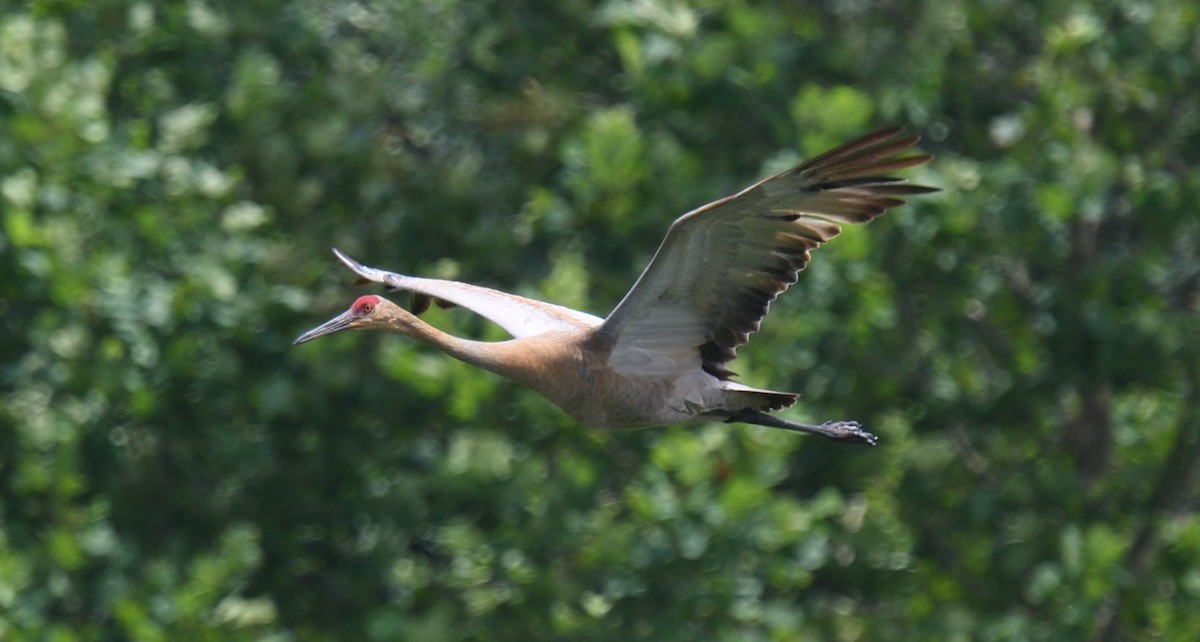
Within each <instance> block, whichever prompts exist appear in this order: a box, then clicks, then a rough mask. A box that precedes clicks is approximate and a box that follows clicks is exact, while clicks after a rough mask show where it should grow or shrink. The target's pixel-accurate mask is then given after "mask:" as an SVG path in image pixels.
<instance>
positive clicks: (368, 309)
mask: <svg viewBox="0 0 1200 642" xmlns="http://www.w3.org/2000/svg"><path fill="white" fill-rule="evenodd" d="M398 307H399V306H397V305H395V304H394V303H392V302H391V301H388V300H387V299H384V298H382V297H378V296H375V295H374V294H368V295H367V296H360V297H358V299H356V300H355V301H354V304H353V305H351V306H350V309H349V310H346V311H345V312H343V313H341V314H339V315H337V316H336V317H334V318H332V319H330V320H328V321H326V322H325V323H322V324H321V325H319V326H317V327H315V328H313V329H312V330H309V331H308V332H305V333H304V334H302V335H300V336H299V337H297V338H296V340H295V341H293V342H292V345H299V344H301V343H304V342H306V341H312V340H313V339H316V338H317V337H323V336H325V335H327V334H333V333H334V332H339V331H341V330H361V329H364V328H375V327H380V326H382V325H385V324H386V323H387V317H389V316H391V315H389V314H388V312H389V311H390V309H391V308H398Z"/></svg>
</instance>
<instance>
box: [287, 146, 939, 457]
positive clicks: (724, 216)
mask: <svg viewBox="0 0 1200 642" xmlns="http://www.w3.org/2000/svg"><path fill="white" fill-rule="evenodd" d="M917 140H918V137H916V136H902V135H901V129H900V128H892V129H886V130H882V131H879V132H876V133H873V134H869V135H867V136H863V137H862V138H858V139H856V140H854V141H851V142H849V143H847V144H845V145H842V146H840V147H837V148H835V149H833V150H830V151H828V152H826V153H824V154H821V155H820V156H817V157H815V158H813V159H811V160H808V161H807V162H805V163H803V164H801V165H798V166H796V167H794V168H792V169H789V170H787V171H785V172H782V173H780V174H776V175H775V176H772V177H770V178H767V179H765V180H762V181H760V182H758V183H755V184H754V185H751V186H750V187H747V188H746V189H744V190H742V191H740V192H738V193H737V194H734V195H732V196H728V197H725V198H722V199H720V200H718V201H714V202H712V203H709V204H708V205H705V206H703V207H700V208H698V209H695V210H693V211H691V212H688V213H687V214H684V215H683V216H681V217H679V218H678V219H677V220H676V221H675V222H674V223H673V224H672V225H671V228H670V229H669V230H668V231H667V235H666V237H665V238H664V239H663V241H662V244H661V245H660V246H659V248H658V251H657V252H656V253H655V254H654V257H653V258H652V259H651V260H650V264H649V265H648V266H647V267H646V269H645V271H644V272H642V275H641V276H640V277H638V280H637V282H636V283H634V284H633V287H632V288H631V289H630V290H629V292H628V293H627V294H626V295H625V298H624V299H622V300H621V302H620V303H618V304H617V307H616V308H615V309H613V311H612V312H611V313H610V314H609V315H608V317H606V318H603V319H601V318H600V317H596V316H593V315H591V314H587V313H585V312H579V311H576V310H572V309H570V308H565V307H562V306H558V305H554V304H551V303H544V302H542V301H537V300H534V299H527V298H524V297H520V296H516V295H513V294H508V293H506V292H501V291H498V290H492V289H489V288H484V287H479V286H476V285H469V284H466V283H460V282H457V281H444V280H438V279H426V278H419V277H413V276H405V275H403V274H396V273H393V272H385V271H383V270H378V269H375V268H370V267H366V266H364V265H362V264H361V263H359V262H357V261H355V260H354V259H351V258H350V257H349V256H346V255H345V254H344V253H342V252H340V251H339V250H337V249H336V248H335V249H334V250H333V253H334V254H336V255H337V257H338V258H339V259H340V260H341V261H342V263H345V264H346V266H348V267H349V268H350V269H351V270H354V272H356V273H357V274H358V275H359V277H361V279H362V280H366V281H368V282H375V283H381V284H383V285H385V286H387V287H388V288H389V289H390V290H392V291H396V290H402V291H408V292H410V293H411V294H412V297H413V303H412V310H411V311H410V310H406V309H404V308H403V307H400V306H399V305H396V304H395V303H392V302H391V301H389V300H387V299H384V298H381V297H379V296H375V295H367V296H362V297H359V298H358V299H357V300H356V301H354V304H353V305H351V306H350V309H348V310H346V311H345V312H343V313H342V314H340V315H338V316H337V317H334V318H333V319H330V320H329V321H327V322H326V323H324V324H322V325H320V326H318V327H316V328H313V329H312V330H309V331H308V332H306V333H304V334H302V335H300V337H299V338H297V339H296V341H295V343H296V344H301V343H304V342H306V341H311V340H313V339H316V338H317V337H321V336H324V335H327V334H331V333H334V332H338V331H341V330H365V329H382V330H390V331H392V332H398V333H400V334H404V335H408V336H410V337H413V338H414V339H416V340H418V341H422V342H424V343H428V344H430V345H433V346H434V347H436V348H438V349H440V350H442V351H443V352H445V353H447V354H449V355H450V356H452V357H455V358H457V359H460V360H462V361H465V362H467V363H470V364H473V365H476V366H479V367H482V368H485V369H487V370H490V371H492V372H494V373H496V374H499V375H501V376H504V377H508V378H510V379H512V380H514V381H517V382H518V383H521V384H523V385H525V386H526V387H528V388H530V389H532V390H534V391H536V392H538V393H540V394H541V395H542V396H544V397H545V398H547V399H549V400H550V401H551V402H553V403H554V404H556V405H558V407H560V408H562V409H563V410H564V411H566V413H567V414H568V415H570V416H571V417H573V418H574V419H575V420H577V421H579V422H580V423H582V424H584V425H587V426H592V427H595V428H605V429H622V428H646V427H652V426H665V425H670V424H679V423H701V422H705V421H713V420H723V421H725V422H726V423H735V422H736V423H748V424H757V425H761V426H769V427H772V428H782V429H785V430H793V431H798V432H803V433H809V434H815V435H820V436H823V437H827V438H829V439H834V440H838V441H846V442H854V443H865V444H871V445H874V444H875V442H876V437H875V435H873V434H871V433H869V432H866V431H865V430H863V429H862V428H861V426H860V425H859V424H858V422H856V421H827V422H825V423H821V424H804V423H799V422H795V421H790V420H787V419H783V418H781V417H776V416H774V415H771V414H768V413H771V412H773V411H776V410H780V409H783V408H786V407H788V406H791V405H792V404H793V403H795V402H796V399H797V397H798V395H797V394H796V393H791V392H778V391H774V390H763V389H758V388H752V387H750V386H746V385H743V384H741V383H738V382H736V381H734V380H733V379H732V377H733V376H734V375H735V373H734V372H733V371H731V370H730V369H729V368H728V366H727V364H729V362H730V361H733V359H734V358H735V357H736V351H737V348H738V347H739V346H741V345H743V344H745V343H746V341H747V340H748V339H749V337H750V334H751V333H753V332H756V331H757V330H758V329H759V324H760V323H761V322H762V319H763V317H764V316H766V314H767V309H768V307H769V306H770V304H771V301H773V300H774V299H775V297H776V296H778V295H779V294H780V293H782V292H783V291H784V290H786V289H787V288H788V286H789V285H791V284H792V283H795V282H796V278H797V275H798V273H799V272H800V270H802V269H804V266H805V265H806V264H807V263H808V261H809V252H810V251H812V250H813V249H815V248H817V247H819V246H820V245H821V244H823V243H824V242H826V241H828V240H829V239H831V238H833V237H834V236H837V235H838V234H839V233H840V232H841V226H842V225H848V224H859V223H866V222H868V221H871V220H873V219H875V218H877V217H879V216H880V215H882V214H883V213H884V212H886V211H888V210H889V209H891V208H894V207H897V206H899V205H901V204H903V203H904V201H903V200H902V199H901V198H900V197H902V196H910V195H915V194H924V193H928V192H934V191H937V190H936V188H930V187H924V186H920V185H910V184H908V183H906V182H905V180H904V179H901V178H896V177H893V176H887V175H886V174H887V173H888V172H893V171H895V170H900V169H904V168H908V167H913V166H915V165H920V164H922V163H925V162H926V161H928V160H930V158H932V156H929V155H924V154H910V155H901V154H902V152H904V150H907V149H908V148H910V147H912V146H913V145H914V144H916V142H917ZM431 303H437V304H438V305H442V306H461V307H464V308H467V309H468V310H471V311H472V312H475V313H476V314H479V315H481V316H483V317H485V318H487V319H488V320H490V321H492V322H493V323H495V324H497V325H499V326H500V327H501V328H502V329H504V330H505V331H506V332H508V333H509V334H511V335H512V337H513V338H512V339H509V340H505V341H475V340H470V339H464V338H461V337H456V336H453V335H450V334H447V333H445V332H442V331H441V330H438V329H437V328H435V327H433V326H431V325H429V324H428V323H425V322H424V321H422V320H421V319H419V318H418V316H417V315H419V314H421V313H422V312H423V311H425V310H426V309H428V308H429V306H430V305H431Z"/></svg>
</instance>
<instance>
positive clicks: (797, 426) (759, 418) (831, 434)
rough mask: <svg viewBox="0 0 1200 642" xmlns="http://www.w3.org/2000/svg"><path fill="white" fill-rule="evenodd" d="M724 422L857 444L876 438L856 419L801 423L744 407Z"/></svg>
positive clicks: (873, 441) (873, 440)
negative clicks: (754, 425)
mask: <svg viewBox="0 0 1200 642" xmlns="http://www.w3.org/2000/svg"><path fill="white" fill-rule="evenodd" d="M725 423H727V424H732V423H743V424H756V425H759V426H769V427H771V428H782V429H784V430H794V431H796V432H804V433H809V434H811V435H820V436H822V437H825V438H826V439H832V440H834V441H848V442H851V443H857V444H868V445H871V446H874V445H875V441H876V440H877V439H878V438H877V437H876V436H875V435H873V434H871V433H869V432H867V431H865V430H863V429H862V428H861V427H860V426H859V423H858V422H857V421H826V422H825V423H823V424H819V425H814V424H802V423H798V422H795V421H788V420H787V419H780V418H779V417H775V416H772V415H768V414H767V413H765V412H759V411H757V410H750V409H749V408H744V409H742V410H739V411H738V412H736V413H734V414H732V415H730V416H729V418H728V419H726V420H725Z"/></svg>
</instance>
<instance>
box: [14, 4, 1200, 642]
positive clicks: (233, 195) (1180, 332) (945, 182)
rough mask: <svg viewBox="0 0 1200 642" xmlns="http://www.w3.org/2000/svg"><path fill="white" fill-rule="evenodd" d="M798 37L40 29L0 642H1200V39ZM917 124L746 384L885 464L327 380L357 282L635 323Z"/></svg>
mask: <svg viewBox="0 0 1200 642" xmlns="http://www.w3.org/2000/svg"><path fill="white" fill-rule="evenodd" d="M759 4H762V3H750V2H746V1H744V0H725V1H720V0H705V1H701V2H694V3H684V2H672V1H671V0H612V1H611V2H606V3H599V4H595V3H588V2H581V1H578V0H566V1H554V2H550V1H537V2H526V3H514V2H507V1H496V0H470V1H467V0H391V1H385V0H362V1H359V2H348V1H347V2H319V1H316V0H296V1H294V2H277V1H270V0H262V1H256V2H245V1H241V0H238V1H234V0H219V1H218V0H188V1H185V2H179V1H176V2H168V1H165V0H143V1H138V2H132V3H131V2H126V1H124V0H120V1H118V0H89V1H87V2H83V1H76V0H31V1H29V2H24V3H14V4H5V5H4V8H3V9H0V207H2V208H3V209H2V214H0V219H2V224H3V228H2V230H3V233H2V236H0V337H2V340H0V502H2V505H0V639H4V640H14V641H21V640H58V641H64V642H65V641H71V640H117V639H128V640H139V641H155V640H350V639H373V640H510V639H511V640H551V639H554V640H564V639H576V640H610V639H645V640H662V641H670V640H700V639H707V640H796V639H804V640H903V641H911V640H935V639H936V640H1174V641H1189V642H1190V641H1193V640H1197V639H1200V518H1198V516H1197V510H1196V509H1197V487H1198V486H1200V343H1198V337H1200V216H1198V215H1197V211H1196V207H1197V205H1196V204H1197V202H1200V169H1198V167H1197V161H1198V158H1200V91H1198V90H1197V88H1198V87H1200V5H1197V4H1196V3H1194V2H1185V1H1183V0H1137V1H1132V0H1107V1H1103V2H1083V1H1081V0H1068V1H1066V2H1033V3H1030V2H1023V1H1021V2H1018V1H1014V0H991V1H989V2H978V3H967V2H958V1H955V0H948V1H947V0H938V1H936V2H934V1H921V0H898V1H891V2H882V3H865V2H821V3H777V4H775V5H773V6H757V5H759ZM897 123H898V124H904V125H907V126H908V127H909V129H910V130H912V131H916V132H918V133H921V134H922V135H923V136H924V142H923V143H922V145H923V148H924V149H925V150H926V151H930V152H933V153H935V154H937V156H938V158H937V160H936V162H935V163H933V164H932V165H930V166H929V167H928V168H925V169H922V170H920V171H918V172H914V173H913V178H915V179H917V180H919V181H920V182H923V183H926V184H933V185H938V186H941V187H942V188H943V189H944V191H943V192H942V193H941V194H939V195H935V196H933V197H928V198H920V199H914V200H915V201H916V202H914V203H912V204H911V205H909V206H906V207H905V208H903V209H902V210H899V211H896V212H894V213H892V214H889V215H888V216H887V217H885V218H884V219H881V220H880V221H878V222H876V223H875V224H873V225H871V226H869V227H868V228H866V229H861V230H848V231H847V232H846V233H845V234H844V235H843V236H842V237H841V238H839V239H837V241H835V242H834V243H831V244H830V245H829V246H828V247H826V248H823V249H821V250H820V251H819V252H818V253H817V254H816V256H815V259H816V260H815V261H814V263H813V265H812V266H811V267H810V269H809V270H808V271H806V272H805V273H804V274H803V275H802V278H801V281H800V282H799V283H798V284H797V285H796V286H795V288H794V289H793V290H792V291H790V292H789V293H788V295H787V296H785V297H784V298H782V299H781V300H780V301H778V302H777V303H776V305H775V306H774V308H773V313H772V316H771V318H770V319H769V320H768V323H767V324H766V326H765V328H764V331H763V332H762V333H761V335H759V336H757V337H756V339H755V341H753V342H752V343H751V344H750V345H749V346H748V347H747V348H746V349H744V350H742V351H741V357H742V359H741V360H740V361H739V362H738V364H737V369H738V370H739V371H741V372H742V373H743V380H745V381H747V382H749V383H752V384H759V385H770V386H772V387H778V388H781V389H790V390H797V391H800V392H802V393H803V394H804V401H805V403H804V404H803V407H802V408H800V409H798V410H795V411H792V413H793V416H804V417H807V418H809V419H828V418H854V419H859V420H861V421H863V422H864V423H865V424H867V426H868V427H869V428H870V429H871V430H873V431H874V432H877V433H879V434H880V435H881V436H882V443H881V445H880V446H879V447H877V448H874V449H864V448H856V447H851V446H845V445H838V444H832V443H828V442H824V441H818V440H814V439H806V438H802V437H798V436H796V435H792V434H781V433H777V432H773V431H771V430H769V429H760V428H755V427H744V426H742V427H734V426H725V425H714V426H707V427H703V428H699V429H680V428H674V429H664V430H654V431H641V432H629V433H618V434H604V433H597V432H594V431H589V430H587V429H584V428H582V427H580V426H577V425H575V424H573V423H572V422H571V421H569V420H568V419H566V418H565V417H564V416H563V415H561V414H560V413H559V412H558V411H557V410H555V409H554V408H553V407H552V406H550V405H549V404H548V403H546V402H544V401H542V400H541V399H540V398H537V397H536V396H534V395H533V394H532V393H528V392H526V391H523V390H521V389H519V388H518V387H516V386H515V385H513V384H510V383H508V382H505V381H501V380H498V379H497V378H496V377H494V376H492V375H490V374H487V373H485V372H481V371H477V370H474V369H472V368H469V367H466V366H464V365H462V364H459V363H457V362H453V361H451V360H449V359H448V358H446V357H444V356H442V355H440V354H435V353H433V352H431V351H430V350H428V349H426V348H423V347H421V346H417V345H414V344H413V343H412V342H410V341H406V340H402V339H400V338H398V337H389V336H382V335H370V334H367V335H364V334H358V333H346V334H345V335H344V336H334V337H331V338H329V339H323V340H321V341H320V342H318V343H314V344H310V345H305V346H303V347H302V348H293V347H292V346H291V345H290V343H291V340H292V338H294V337H295V336H296V335H297V334H298V333H300V332H301V331H303V330H305V329H307V328H309V327H311V326H313V325H315V324H316V323H318V322H320V321H323V320H324V319H325V318H327V317H329V316H332V315H333V314H334V313H336V312H338V311H340V310H342V309H344V308H345V307H346V306H347V305H348V304H349V303H350V301H351V300H352V299H353V297H354V296H356V295H357V294H358V293H360V292H361V290H355V289H353V288H351V287H350V285H349V282H350V278H349V274H348V273H347V271H346V270H344V269H342V268H341V267H340V266H338V265H337V264H336V263H335V262H334V261H333V259H332V257H331V256H330V255H329V253H328V249H327V248H328V247H329V246H330V245H336V246H338V247H341V248H344V249H346V250H347V251H348V252H349V253H350V254H351V255H352V256H355V257H358V258H360V259H362V260H364V261H365V262H367V263H368V264H372V265H377V266H380V267H385V268H389V269H394V270H397V271H402V272H408V273H414V274H420V275H427V276H439V277H450V278H460V279H463V280H468V281H472V282H476V283H481V284H487V285H492V286H496V287H501V288H505V289H510V290H513V291H516V292H520V293H523V294H527V295H533V296H538V297H540V298H546V299H549V300H553V301H557V302H561V303H565V304H567V305H573V306H578V307H580V308H583V309H587V310H589V311H592V312H594V313H597V314H604V313H605V312H606V311H607V310H609V309H610V308H611V306H612V305H614V304H615V302H616V301H617V300H618V298H619V297H620V295H621V294H622V293H623V292H624V290H625V288H626V287H627V286H628V285H629V284H630V283H631V282H632V280H633V279H634V277H636V275H637V274H638V272H639V271H640V270H641V268H642V267H643V266H644V264H645V262H646V260H647V259H648V257H649V256H650V254H651V253H652V252H653V250H654V248H655V246H656V244H657V242H658V240H659V239H660V238H661V235H662V233H663V232H664V231H665V229H666V226H667V225H668V224H669V222H670V221H671V220H672V218H673V217H674V216H676V215H678V214H680V213H682V212H683V211H686V210H687V209H690V208H691V207H695V206H697V205H700V204H703V203H705V202H707V201H708V200H711V199H713V198H716V197H719V196H722V195H724V194H727V193H729V192H731V191H733V190H736V189H738V188H740V187H742V186H744V185H746V184H748V183H749V182H751V181H753V180H755V179H757V178H759V177H762V176H764V175H766V174H768V173H770V172H772V171H775V170H778V169H781V168H783V167H784V166H787V165H788V164H790V163H794V162H796V161H798V160H800V159H801V158H803V157H804V156H807V155H811V154H813V153H816V152H819V151H821V150H823V149H824V148H826V147H828V146H831V145H834V144H837V143H839V142H842V141H844V140H846V139H848V138H850V137H853V136H855V135H858V134H861V133H865V132H866V131H869V130H870V129H872V128H874V127H878V126H883V125H888V124H897ZM430 318H431V319H432V321H433V322H434V323H435V324H437V325H439V326H441V327H444V328H447V329H450V330H453V331H456V332H461V333H465V334H470V335H473V336H480V337H486V338H500V337H501V336H502V335H501V333H499V331H498V330H496V329H494V328H491V327H488V326H487V325H486V324H485V323H482V322H479V321H478V320H475V319H472V318H470V316H469V315H466V314H464V313H462V312H461V311H458V312H455V311H445V312H438V311H434V312H433V313H431V316H430Z"/></svg>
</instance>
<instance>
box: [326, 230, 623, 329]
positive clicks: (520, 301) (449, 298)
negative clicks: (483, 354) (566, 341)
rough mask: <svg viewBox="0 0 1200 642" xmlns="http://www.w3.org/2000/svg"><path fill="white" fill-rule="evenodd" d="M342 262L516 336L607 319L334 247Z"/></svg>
mask: <svg viewBox="0 0 1200 642" xmlns="http://www.w3.org/2000/svg"><path fill="white" fill-rule="evenodd" d="M333 253H334V254H335V255H337V257H338V259H340V260H341V262H342V263H345V264H346V266H347V267H349V268H350V269H351V270H354V271H355V273H357V274H358V275H359V276H361V277H362V278H364V279H366V280H367V281H372V282H375V283H382V284H383V285H386V286H388V287H389V288H391V289H393V290H406V291H409V292H412V293H413V294H414V295H417V296H420V297H426V299H425V301H424V305H425V307H428V299H429V298H432V299H433V300H436V301H438V302H447V303H451V304H454V305H459V306H462V307H464V308H466V309H468V310H470V311H472V312H474V313H475V314H478V315H479V316H481V317H484V318H485V319H487V320H489V321H491V322H492V323H495V324H496V325H498V326H500V327H501V328H503V329H504V331H505V332H508V333H509V334H511V335H513V336H514V337H517V338H520V337H527V336H531V335H535V334H541V333H543V332H553V331H564V330H565V331H580V330H587V329H590V328H593V327H595V326H597V325H599V324H600V322H601V321H603V319H601V318H599V317H596V316H592V315H590V314H587V313H585V312H579V311H577V310H572V309H570V308H564V307H563V306H561V305H554V304H551V303H544V302H542V301H535V300H534V299H526V298H525V297H520V296H517V295H515V294H509V293H507V292H501V291H499V290H492V289H490V288H483V287H479V286H477V285H469V284H466V283H459V282H457V281H443V280H440V279H423V278H419V277H415V276H405V275H403V274H396V273H395V272H386V271H384V270H377V269H375V268H370V267H367V266H365V265H363V264H362V263H359V262H358V261H355V260H354V259H352V258H350V257H349V256H346V254H345V253H343V252H342V251H341V250H339V249H337V248H333Z"/></svg>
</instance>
